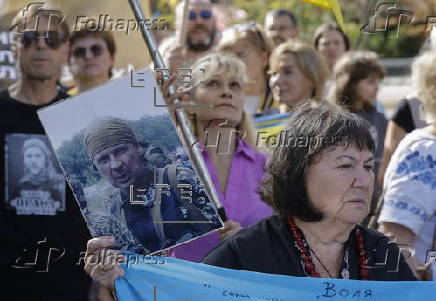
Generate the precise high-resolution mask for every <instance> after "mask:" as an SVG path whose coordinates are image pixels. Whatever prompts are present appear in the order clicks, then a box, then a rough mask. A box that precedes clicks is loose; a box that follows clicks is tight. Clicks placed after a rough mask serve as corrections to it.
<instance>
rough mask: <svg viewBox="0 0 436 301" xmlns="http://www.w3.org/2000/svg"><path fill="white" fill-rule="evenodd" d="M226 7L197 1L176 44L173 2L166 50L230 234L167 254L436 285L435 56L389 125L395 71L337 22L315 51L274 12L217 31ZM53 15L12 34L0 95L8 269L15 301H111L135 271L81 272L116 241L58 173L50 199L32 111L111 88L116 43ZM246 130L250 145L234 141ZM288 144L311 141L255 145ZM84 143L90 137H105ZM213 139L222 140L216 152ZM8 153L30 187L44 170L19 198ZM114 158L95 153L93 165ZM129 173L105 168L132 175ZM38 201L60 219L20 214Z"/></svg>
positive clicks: (39, 13)
mask: <svg viewBox="0 0 436 301" xmlns="http://www.w3.org/2000/svg"><path fill="white" fill-rule="evenodd" d="M216 10H217V8H216V7H214V4H212V3H211V2H209V1H208V0H192V1H190V2H189V6H188V11H189V13H188V19H187V20H186V41H183V42H181V41H182V39H181V38H180V35H182V34H183V33H182V30H181V28H182V23H183V1H182V2H181V3H180V4H179V5H178V6H177V8H176V10H175V16H176V22H175V23H176V24H175V27H176V31H175V34H174V35H173V36H171V37H169V38H167V39H165V40H163V41H162V42H161V43H160V51H161V53H162V56H163V58H164V60H165V64H166V66H168V67H169V69H170V72H171V73H172V74H173V76H171V77H170V79H168V80H167V81H165V82H164V83H163V85H162V86H161V90H162V94H163V95H164V97H165V98H166V100H167V102H168V103H169V104H172V103H173V102H174V101H175V100H176V99H179V100H181V102H182V103H183V102H186V103H189V104H192V103H195V104H198V105H201V106H202V107H187V108H186V109H185V110H186V111H187V113H188V115H189V117H190V121H191V125H192V131H193V133H194V135H195V136H196V137H197V138H198V140H199V141H200V143H198V144H197V146H194V147H201V155H202V157H203V159H204V161H205V163H206V167H207V170H208V171H209V174H210V177H211V179H212V184H213V185H214V187H215V189H216V191H217V192H218V196H219V198H220V201H221V203H222V205H223V207H224V209H225V211H226V214H227V217H228V220H227V221H225V222H224V227H223V228H222V229H220V230H218V231H216V232H212V233H209V234H208V235H206V236H203V237H201V238H198V239H196V240H194V241H191V242H188V243H184V244H181V245H179V246H177V247H175V248H172V249H169V250H168V252H167V254H166V255H167V256H172V257H176V258H180V259H184V260H189V261H194V262H204V263H206V264H211V265H216V266H220V267H226V268H231V269H244V270H250V271H257V272H264V273H271V274H281V275H291V276H302V277H305V276H309V277H324V278H343V279H357V280H386V281H396V280H436V263H433V264H431V263H428V262H427V261H428V254H429V251H431V250H435V249H436V242H435V241H436V198H435V195H436V73H435V72H436V71H435V70H436V48H435V47H429V48H428V49H424V50H423V51H422V53H420V54H419V56H418V57H417V58H416V60H415V62H414V64H413V68H412V79H413V83H414V84H415V85H414V88H415V93H414V95H412V96H406V97H405V98H404V99H398V108H397V109H396V111H395V113H394V115H393V117H392V119H391V120H389V121H388V120H387V118H386V116H385V114H384V108H383V106H382V105H381V103H380V101H379V100H378V99H377V92H378V89H379V85H380V82H381V81H382V80H383V78H384V77H385V75H386V71H385V69H384V67H383V66H382V64H381V62H380V58H379V57H378V55H377V54H376V53H374V52H372V51H357V50H352V45H351V42H350V40H349V38H348V37H347V35H346V34H345V32H344V31H343V30H342V29H341V28H340V27H339V26H338V25H337V24H335V23H327V24H322V25H320V26H319V27H318V28H317V29H316V30H315V31H314V33H313V38H312V41H303V40H302V39H300V38H299V33H300V32H301V31H302V30H304V29H303V28H301V27H299V22H298V18H297V16H295V15H294V14H293V13H292V12H290V11H287V10H275V11H270V12H268V13H267V14H266V16H265V23H264V24H263V25H261V24H257V23H255V22H248V23H244V24H236V25H232V26H230V27H228V28H226V29H225V30H223V31H219V30H217V25H216V18H215V15H216ZM52 17H53V16H51V15H50V14H49V11H46V10H38V8H37V6H32V9H31V10H28V11H26V14H22V12H20V13H18V14H17V17H16V18H15V19H14V20H13V24H12V25H15V26H14V27H13V28H14V30H15V32H13V37H14V39H13V52H14V55H15V57H16V60H17V63H18V67H19V70H20V78H19V79H18V80H17V82H16V83H14V84H13V85H11V86H10V87H9V88H8V89H6V90H5V91H1V92H0V139H1V141H2V142H1V143H2V145H1V146H0V157H3V158H5V160H0V170H1V171H2V174H1V175H0V181H1V180H2V181H3V182H2V183H0V184H1V185H0V195H1V196H2V198H3V196H6V199H5V200H4V204H2V205H3V206H2V208H1V209H0V212H1V213H0V223H1V225H2V229H3V230H2V231H1V234H0V242H1V247H0V254H1V256H0V261H1V269H2V271H4V274H5V275H7V278H8V279H9V280H8V285H9V286H8V287H9V292H10V293H11V294H12V296H13V298H11V299H10V300H24V298H26V297H27V296H29V295H31V296H33V299H32V300H112V298H113V289H114V279H116V278H117V277H120V276H123V274H124V272H123V270H122V269H121V268H120V267H119V262H110V263H107V262H106V263H101V262H95V261H89V260H86V259H85V260H84V261H80V260H78V258H79V256H78V254H80V252H81V251H83V250H85V249H86V254H87V258H89V256H90V255H95V254H98V253H99V252H101V251H102V250H104V249H107V248H110V247H111V246H112V245H114V243H115V239H114V237H110V236H104V237H94V238H92V237H91V235H90V234H89V230H88V229H87V227H86V225H85V223H84V220H83V218H82V217H81V215H80V210H79V207H78V204H77V202H76V200H75V199H74V196H73V193H72V191H71V189H70V188H69V186H68V185H66V184H65V183H62V182H65V181H62V179H60V176H59V175H57V176H56V183H57V184H56V185H57V186H56V187H61V186H62V185H64V186H63V187H64V188H63V189H61V188H59V189H57V190H56V192H53V191H54V190H53V189H49V188H47V185H43V184H42V183H45V182H46V181H45V182H44V181H43V180H44V179H45V178H47V179H48V178H49V177H48V175H42V172H39V170H37V165H38V164H39V163H38V161H37V159H34V158H31V155H32V154H34V155H33V156H37V155H38V154H43V155H44V158H45V159H44V160H43V162H44V164H45V165H50V169H51V170H53V169H54V168H55V167H56V166H53V165H55V162H54V161H53V162H52V161H50V162H49V161H48V160H49V158H52V157H54V156H53V152H52V150H51V149H49V147H48V145H49V143H48V141H47V138H46V137H45V132H44V129H43V127H42V125H41V123H40V121H39V119H38V117H37V114H36V111H37V110H38V109H40V108H42V107H43V106H46V105H50V104H52V103H54V102H56V101H59V100H62V99H65V98H67V97H69V96H72V95H77V94H79V93H83V92H85V91H86V90H88V89H91V88H95V87H98V86H100V85H102V84H103V83H105V82H107V81H108V80H109V79H111V77H112V68H113V66H114V61H115V57H116V45H115V40H114V37H113V35H112V33H111V32H108V31H91V30H88V29H87V28H81V29H80V30H77V31H74V32H72V33H70V28H69V27H68V25H67V24H66V22H65V21H64V22H50V18H52ZM23 18H26V20H25V21H24V19H23ZM32 22H33V23H32ZM32 24H33V25H34V26H30V25H32ZM23 26H24V27H23ZM47 28H48V29H49V30H47ZM430 44H431V43H430ZM65 65H67V66H69V69H70V71H71V73H72V75H73V77H74V85H73V86H70V87H65V86H63V85H62V84H61V69H62V67H63V66H65ZM179 68H190V70H191V71H190V72H191V76H192V83H191V85H190V87H185V86H180V87H178V88H177V90H176V92H174V93H170V92H169V91H170V89H169V86H170V85H171V84H173V85H177V80H176V79H177V70H178V69H179ZM207 106H209V107H207ZM206 107H207V108H206ZM223 120H225V121H226V122H225V124H226V126H225V127H222V124H223ZM111 122H116V121H111ZM99 129H100V131H103V130H104V127H103V128H99ZM206 129H207V133H206ZM235 129H236V132H237V133H243V134H242V135H234V132H235ZM282 132H284V133H285V135H286V138H294V139H290V140H292V141H294V142H295V141H303V142H305V143H290V142H289V140H286V139H285V141H286V143H284V144H280V145H279V146H276V147H272V146H271V145H268V143H266V144H262V145H259V143H258V137H259V135H260V134H261V133H262V134H266V135H268V136H274V137H278V135H279V133H282ZM17 134H20V135H21V136H19V135H18V136H17ZM88 134H89V136H90V137H91V138H92V136H93V135H94V136H95V134H96V132H95V131H94V130H90V131H88ZM217 137H220V141H222V143H221V142H220V143H219V144H213V145H210V144H208V143H207V140H208V139H212V140H216V138H217ZM12 138H14V139H12ZM91 138H90V139H91ZM11 141H15V142H14V143H16V144H20V143H21V144H20V145H21V147H22V149H23V154H22V156H21V157H24V159H22V160H23V162H24V166H25V167H24V169H28V170H29V175H32V172H33V170H35V172H33V173H35V175H33V176H31V177H30V176H28V177H26V176H22V177H18V176H15V178H18V182H19V185H21V186H19V185H16V186H14V183H13V179H12V178H13V177H10V176H9V175H10V173H11V169H12V168H17V170H18V169H19V170H21V169H23V167H22V165H23V164H21V162H18V163H15V164H11V162H9V161H8V160H18V159H19V158H20V156H18V157H14V156H12V155H11V154H10V149H11V147H12V146H13V143H12V142H11ZM14 145H15V144H14ZM117 145H118V144H117V143H115V144H114V145H111V146H110V147H114V146H117ZM107 149H108V147H106V148H103V149H98V152H97V151H93V149H91V148H90V149H89V151H88V149H87V151H88V155H90V156H92V158H93V160H94V158H95V157H96V156H98V154H99V153H100V152H102V151H103V152H107V151H108V150H107ZM30 151H32V152H33V153H32V152H30ZM150 155H151V153H150ZM97 159H98V158H97ZM26 160H27V161H26ZM32 160H33V161H32ZM41 160H42V159H41ZM41 162H42V161H41ZM96 162H97V163H96V166H97V168H98V169H101V170H103V167H101V166H100V165H98V160H97V161H96ZM12 163H14V162H12ZM118 163H119V164H114V165H110V166H109V167H105V168H108V169H111V168H114V169H115V168H122V166H121V167H120V166H119V165H122V164H123V162H121V161H119V162H118ZM164 165H165V164H164ZM162 167H164V166H162ZM138 168H139V167H138ZM57 169H59V167H57ZM141 170H142V169H141ZM3 171H8V173H6V172H3ZM105 172H106V174H108V175H109V174H110V173H111V170H106V171H105ZM102 173H103V174H104V172H103V171H102ZM43 176H44V177H45V178H44V179H43V178H42V177H43ZM28 182H29V183H28ZM23 183H28V184H26V185H25V186H23V185H24V184H23ZM114 186H116V185H114ZM26 187H27V188H26ZM29 187H30V188H29ZM124 189H126V187H124ZM9 191H14V193H12V194H11V193H9ZM35 192H40V194H43V195H47V194H48V195H49V197H51V198H53V199H56V200H57V201H59V202H60V203H59V207H58V208H56V210H46V211H38V212H36V211H35V212H32V210H31V207H29V208H30V209H29V208H28V209H27V210H22V211H18V210H16V208H14V206H13V205H14V204H13V203H14V202H13V198H14V200H15V199H16V198H17V197H19V196H20V194H21V199H22V200H25V199H26V197H25V194H26V193H27V195H32V198H33V199H36V200H37V198H38V195H37V194H36V193H35ZM41 192H42V193H41ZM59 192H62V193H64V194H65V196H62V197H60V196H58V194H59ZM29 193H30V194H29ZM40 198H43V196H41V197H40ZM112 201H113V202H116V201H114V200H112ZM15 202H16V201H15ZM29 206H30V205H29ZM108 206H109V207H113V206H116V204H115V203H114V204H109V205H108ZM118 213H120V212H118ZM124 214H127V213H124ZM369 225H370V226H371V228H372V229H370V228H369V227H368V226H369ZM377 230H378V231H377ZM150 231H151V232H153V231H157V230H156V229H152V227H151V228H150ZM162 231H163V232H165V231H166V230H164V229H162ZM168 231H169V230H168ZM136 234H137V235H138V236H141V235H142V236H143V235H144V233H136ZM147 235H148V234H147ZM149 236H150V237H152V236H156V237H157V236H158V233H157V232H156V233H154V232H153V233H149ZM387 237H389V238H390V239H393V240H394V241H395V243H396V244H393V243H391V242H390V241H389V239H388V238H387ZM132 239H133V240H135V241H137V240H138V237H134V238H132ZM143 239H144V240H147V239H148V238H143ZM397 245H401V246H403V248H402V249H404V245H406V246H408V247H409V249H408V251H407V252H403V255H398V256H399V257H398V260H397V261H396V260H389V261H388V262H386V264H385V265H380V263H378V262H374V260H375V259H377V258H384V256H385V254H395V253H398V254H399V252H400V251H399V248H398V246H397ZM86 246H87V247H86ZM53 248H55V249H58V250H61V251H62V252H64V254H63V255H62V258H60V259H59V261H57V262H55V264H54V265H53V266H55V268H51V269H48V270H47V271H46V272H45V273H38V271H39V269H41V266H39V265H26V263H24V261H25V260H29V256H32V255H30V254H33V253H34V252H35V251H39V252H40V253H41V254H46V255H45V256H47V254H50V252H51V251H52V249H53ZM61 251H60V252H61ZM26 252H27V253H26ZM32 252H33V253H32ZM44 252H45V253H44ZM42 256H44V255H42ZM50 260H51V259H50V256H48V262H46V264H48V263H50ZM17 266H18V268H17ZM375 267H377V268H375ZM85 271H86V272H85ZM23 283H24V285H25V287H26V289H25V290H23Z"/></svg>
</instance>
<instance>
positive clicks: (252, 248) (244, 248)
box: [203, 215, 416, 281]
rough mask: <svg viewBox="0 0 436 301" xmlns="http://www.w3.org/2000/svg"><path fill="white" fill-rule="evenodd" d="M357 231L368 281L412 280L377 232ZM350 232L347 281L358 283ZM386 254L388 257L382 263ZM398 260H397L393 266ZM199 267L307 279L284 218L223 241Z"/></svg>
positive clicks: (394, 249) (391, 246) (391, 245)
mask: <svg viewBox="0 0 436 301" xmlns="http://www.w3.org/2000/svg"><path fill="white" fill-rule="evenodd" d="M357 227H359V228H360V230H361V233H362V236H363V240H364V245H365V250H366V253H367V257H368V259H369V260H368V266H370V267H371V268H369V280H384V281H397V280H416V278H415V277H414V275H413V273H412V271H411V270H410V268H409V266H408V265H407V263H406V262H405V260H404V258H403V257H402V256H401V255H399V254H400V253H399V252H400V251H399V249H398V247H397V246H396V245H395V244H394V243H391V242H390V241H389V240H388V238H386V237H385V236H383V235H382V234H381V233H379V232H376V231H373V230H370V229H367V228H364V227H361V226H357ZM353 232H354V230H353ZM353 232H352V233H351V235H350V239H349V240H348V241H347V243H346V244H345V248H348V251H349V252H348V253H349V261H348V262H349V265H350V266H349V273H350V278H351V279H358V276H357V268H358V255H357V248H356V244H355V239H354V235H352V234H353ZM387 252H389V253H387ZM386 254H388V256H387V261H386V263H385V258H386ZM398 256H401V257H400V260H399V264H398V265H397V262H398ZM203 263H206V264H210V265H214V266H219V267H223V268H230V269H238V270H247V271H255V272H261V273H268V274H279V275H288V276H298V277H305V276H307V275H306V273H305V272H304V270H303V268H302V264H301V261H300V255H299V251H298V250H297V248H296V247H295V245H294V240H293V237H292V235H291V232H290V230H289V229H288V224H287V221H286V218H285V217H283V216H279V215H273V216H271V217H268V218H266V219H263V220H262V221H260V222H258V223H256V224H254V225H253V226H251V227H249V228H246V229H243V230H241V231H239V232H238V233H237V234H235V235H233V236H232V237H229V238H228V239H226V240H224V241H223V242H221V243H220V244H219V245H218V246H216V247H215V248H214V249H213V250H212V251H211V252H210V253H209V254H208V255H207V256H206V257H205V258H204V259H203ZM343 265H344V262H343ZM342 267H343V266H342ZM397 267H398V268H397ZM341 270H342V268H341Z"/></svg>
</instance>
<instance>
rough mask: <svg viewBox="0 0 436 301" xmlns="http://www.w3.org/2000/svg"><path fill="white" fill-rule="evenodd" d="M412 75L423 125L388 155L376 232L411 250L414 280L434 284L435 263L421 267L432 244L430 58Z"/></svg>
mask: <svg viewBox="0 0 436 301" xmlns="http://www.w3.org/2000/svg"><path fill="white" fill-rule="evenodd" d="M412 76H413V77H414V82H415V83H416V85H417V92H418V98H419V99H420V100H421V102H422V104H423V107H424V116H425V121H426V122H427V123H428V126H426V127H424V128H419V129H415V130H414V131H412V132H411V133H410V134H407V135H406V136H405V137H404V138H403V140H401V142H400V144H399V145H398V147H397V149H396V150H395V152H394V154H393V155H392V158H391V161H390V162H389V165H388V168H387V170H386V174H385V178H384V191H385V195H384V203H383V208H382V211H381V214H380V217H379V219H378V222H379V223H380V229H379V230H380V231H381V232H383V233H385V234H386V235H388V236H393V237H395V238H396V243H397V244H404V245H408V246H410V247H411V248H412V249H413V250H414V251H415V253H414V255H413V254H408V257H409V258H408V262H409V264H410V266H411V267H412V270H414V271H415V273H416V274H417V276H418V277H419V278H421V279H422V280H431V279H433V280H436V263H433V264H430V263H428V264H427V265H424V264H425V263H426V256H427V255H428V254H427V252H428V251H429V250H434V249H435V248H434V246H435V244H436V242H435V238H436V234H435V232H436V198H435V196H436V86H435V83H436V53H434V52H430V51H429V52H427V53H424V54H423V55H421V56H420V57H419V58H418V59H417V60H416V61H415V62H414V64H413V66H412ZM411 255H412V256H411ZM431 274H433V276H431Z"/></svg>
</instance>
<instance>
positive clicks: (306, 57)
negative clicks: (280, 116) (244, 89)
mask: <svg viewBox="0 0 436 301" xmlns="http://www.w3.org/2000/svg"><path fill="white" fill-rule="evenodd" d="M269 74H270V81H269V84H270V87H271V89H272V91H273V96H274V101H275V102H278V103H280V104H281V106H280V112H281V113H285V112H289V111H292V109H293V108H295V106H296V105H297V104H298V103H299V102H301V101H302V100H307V99H309V98H312V99H317V100H320V99H321V98H322V94H323V90H324V84H325V82H326V80H327V77H328V69H327V66H326V65H325V63H324V62H323V60H322V58H321V57H320V56H319V54H318V53H317V51H316V50H315V49H314V48H313V47H312V46H310V45H308V44H305V43H303V42H299V41H290V42H287V43H284V44H281V45H279V46H278V47H277V48H276V49H274V51H273V53H272V54H271V57H270V69H269Z"/></svg>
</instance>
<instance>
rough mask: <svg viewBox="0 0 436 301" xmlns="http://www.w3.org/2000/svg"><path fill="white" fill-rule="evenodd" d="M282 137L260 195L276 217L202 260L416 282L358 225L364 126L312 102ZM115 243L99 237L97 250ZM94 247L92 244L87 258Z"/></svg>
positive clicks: (365, 181)
mask: <svg viewBox="0 0 436 301" xmlns="http://www.w3.org/2000/svg"><path fill="white" fill-rule="evenodd" d="M308 120H310V122H308ZM285 131H286V139H282V141H281V144H280V146H278V147H277V148H276V149H275V150H274V153H273V155H272V158H271V160H270V161H269V164H268V167H267V174H266V178H265V181H264V183H263V186H262V187H261V189H260V190H261V191H260V192H261V193H262V196H263V200H264V201H265V202H266V203H268V204H269V205H271V206H273V207H274V209H275V210H276V211H277V213H278V214H277V215H273V216H271V217H268V218H266V219H263V220H262V221H260V222H258V223H256V224H254V225H252V226H250V227H248V228H245V229H242V230H240V231H239V232H238V233H236V234H234V235H233V236H229V237H228V238H226V239H225V240H224V241H222V242H221V243H220V244H219V245H217V246H216V247H215V248H214V249H213V250H212V251H210V252H209V253H208V255H206V257H205V258H204V259H203V261H202V262H203V263H206V264H209V265H214V266H219V267H223V268H229V269H239V270H248V271H255V272H262V273H269V274H279V275H289V276H300V277H307V276H309V277H323V278H344V279H357V280H383V281H398V280H416V278H415V276H414V275H413V273H412V271H411V269H410V268H409V266H408V265H407V263H406V261H405V260H404V258H403V256H402V255H401V253H400V250H399V248H398V247H397V245H396V244H395V243H393V242H391V241H389V239H388V238H387V237H385V236H383V235H382V234H381V233H379V232H376V231H374V230H370V229H368V228H365V227H362V226H360V225H359V223H360V222H361V221H362V220H363V219H364V218H365V217H366V215H368V213H369V205H370V200H371V196H372V191H373V187H374V171H373V166H374V142H373V140H372V138H371V134H370V133H369V130H368V124H367V122H366V121H365V120H364V119H361V118H360V117H358V116H357V115H355V114H353V113H350V112H347V111H345V110H343V109H341V108H340V107H338V106H336V105H334V104H329V103H326V102H321V103H319V102H316V101H308V102H305V103H303V104H301V105H300V106H298V107H297V108H296V109H295V111H294V113H293V114H292V116H291V118H290V119H289V121H288V123H287V126H286V127H285ZM111 243H113V241H112V242H111V241H110V239H108V238H101V239H100V241H99V242H98V245H99V247H101V248H102V247H105V246H106V247H107V246H110V245H111ZM96 244H97V241H96V240H95V239H94V240H93V241H92V240H91V241H89V242H88V254H90V253H92V252H89V250H90V249H92V248H93V247H94V246H95V245H96ZM115 265H118V264H117V263H115ZM105 273H106V274H105V275H103V274H101V277H100V278H99V279H98V281H99V283H100V284H101V285H103V286H104V287H105V288H108V289H113V283H114V279H115V278H116V277H119V276H122V275H123V274H124V272H122V270H121V268H120V267H118V266H116V267H115V268H111V269H110V270H109V271H107V272H105ZM91 277H93V279H94V280H96V276H95V274H94V272H93V273H91ZM151 281H152V280H151Z"/></svg>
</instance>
